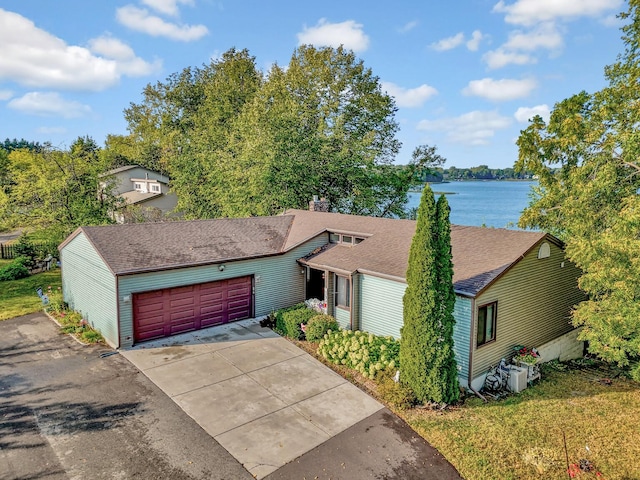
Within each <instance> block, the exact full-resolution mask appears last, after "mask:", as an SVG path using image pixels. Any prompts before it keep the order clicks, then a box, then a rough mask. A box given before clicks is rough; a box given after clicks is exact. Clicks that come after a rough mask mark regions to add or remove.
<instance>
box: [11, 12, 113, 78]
mask: <svg viewBox="0 0 640 480" xmlns="http://www.w3.org/2000/svg"><path fill="white" fill-rule="evenodd" d="M0 45H2V55H0V79H9V80H12V81H14V82H17V83H20V84H23V85H27V86H29V87H37V88H40V87H54V88H69V89H81V90H104V89H105V88H107V87H110V86H111V85H114V84H115V83H117V82H118V80H119V74H118V72H117V68H116V62H114V61H112V60H107V59H104V58H100V57H97V56H94V55H92V54H91V52H90V51H89V50H88V49H86V48H83V47H77V46H70V45H67V44H66V43H65V42H64V41H62V40H61V39H59V38H57V37H54V36H53V35H51V34H50V33H48V32H45V31H44V30H42V29H40V28H38V27H36V26H35V25H34V23H33V22H32V21H31V20H29V19H27V18H25V17H23V16H21V15H18V14H17V13H13V12H8V11H6V10H3V9H0Z"/></svg>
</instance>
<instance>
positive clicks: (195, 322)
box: [133, 276, 253, 342]
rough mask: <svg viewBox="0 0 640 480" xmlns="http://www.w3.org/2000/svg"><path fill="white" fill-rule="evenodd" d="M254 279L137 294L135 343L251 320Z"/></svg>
mask: <svg viewBox="0 0 640 480" xmlns="http://www.w3.org/2000/svg"><path fill="white" fill-rule="evenodd" d="M252 305H253V302H252V277H251V276H244V277H238V278H230V279H228V280H218V281H215V282H207V283H199V284H195V285H186V286H184V287H173V288H164V289H160V290H153V291H150V292H140V293H134V294H133V332H134V341H135V342H141V341H144V340H150V339H153V338H160V337H168V336H171V335H175V334H178V333H182V332H187V331H191V330H199V329H201V328H206V327H212V326H214V325H221V324H223V323H229V322H233V321H236V320H243V319H245V318H251V317H252V316H253V314H252Z"/></svg>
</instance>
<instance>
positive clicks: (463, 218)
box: [407, 180, 537, 229]
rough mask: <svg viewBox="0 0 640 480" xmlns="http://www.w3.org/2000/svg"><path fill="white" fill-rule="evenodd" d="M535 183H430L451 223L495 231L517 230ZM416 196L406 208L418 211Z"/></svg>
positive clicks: (418, 196) (410, 197) (418, 197)
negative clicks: (448, 208) (447, 209)
mask: <svg viewBox="0 0 640 480" xmlns="http://www.w3.org/2000/svg"><path fill="white" fill-rule="evenodd" d="M536 183H537V182H527V181H491V180H489V181H468V182H451V183H433V184H431V189H432V190H433V191H434V192H435V193H436V194H437V193H440V192H442V193H445V194H447V200H448V201H449V205H450V206H451V223H453V224H457V225H474V226H486V227H496V228H511V229H515V228H517V223H518V219H519V218H520V214H521V213H522V210H524V208H525V207H526V206H527V205H529V197H528V195H529V191H530V189H531V186H532V185H535V184H536ZM419 204H420V193H414V192H412V193H410V194H409V202H408V203H407V207H408V208H413V207H416V208H417V207H418V205H419Z"/></svg>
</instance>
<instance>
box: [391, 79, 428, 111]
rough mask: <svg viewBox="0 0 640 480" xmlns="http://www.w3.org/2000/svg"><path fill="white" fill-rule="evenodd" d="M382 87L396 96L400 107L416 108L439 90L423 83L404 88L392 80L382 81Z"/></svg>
mask: <svg viewBox="0 0 640 480" xmlns="http://www.w3.org/2000/svg"><path fill="white" fill-rule="evenodd" d="M382 89H383V90H386V91H387V93H388V94H389V95H391V96H392V97H395V99H396V104H397V105H398V106H399V107H406V108H414V107H421V106H422V105H423V104H424V102H426V101H427V100H428V99H429V98H431V97H432V96H434V95H436V94H437V93H438V91H437V90H436V89H435V88H433V87H432V86H430V85H427V84H422V85H420V86H419V87H416V88H404V87H400V86H398V85H396V84H395V83H391V82H382Z"/></svg>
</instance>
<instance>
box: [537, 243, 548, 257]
mask: <svg viewBox="0 0 640 480" xmlns="http://www.w3.org/2000/svg"><path fill="white" fill-rule="evenodd" d="M550 256H551V247H549V244H548V243H547V242H544V243H543V244H542V245H540V248H539V249H538V258H549V257H550Z"/></svg>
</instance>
